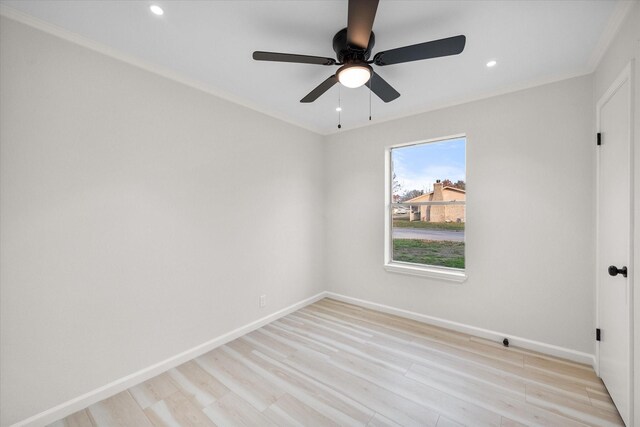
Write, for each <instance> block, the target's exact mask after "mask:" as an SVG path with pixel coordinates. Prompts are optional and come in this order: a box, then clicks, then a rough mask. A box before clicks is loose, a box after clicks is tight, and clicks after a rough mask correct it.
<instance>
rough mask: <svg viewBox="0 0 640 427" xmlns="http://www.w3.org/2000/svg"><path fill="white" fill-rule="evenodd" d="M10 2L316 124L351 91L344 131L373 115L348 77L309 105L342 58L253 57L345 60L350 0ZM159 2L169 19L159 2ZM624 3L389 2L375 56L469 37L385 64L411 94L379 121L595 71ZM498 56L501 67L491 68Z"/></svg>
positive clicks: (5, 0)
mask: <svg viewBox="0 0 640 427" xmlns="http://www.w3.org/2000/svg"><path fill="white" fill-rule="evenodd" d="M1 3H2V5H4V6H8V7H10V8H12V9H17V10H18V11H20V12H23V13H25V14H27V15H30V16H32V17H35V18H37V19H39V20H42V21H45V22H46V23H49V24H53V25H55V26H58V27H61V28H63V29H65V30H68V31H70V32H73V33H76V34H78V35H81V36H83V37H84V38H86V39H89V40H92V41H94V42H97V43H99V44H101V45H105V46H107V47H109V48H111V49H115V51H117V52H120V53H122V54H124V55H126V56H129V57H134V58H136V59H137V60H141V61H143V62H144V63H146V64H148V65H149V66H151V67H152V68H158V69H159V70H166V71H169V72H170V73H171V74H174V75H177V76H180V77H181V78H182V79H183V80H186V81H190V82H194V84H196V85H198V86H200V87H204V88H206V89H208V90H210V91H211V92H214V93H217V94H220V95H222V96H224V97H227V98H229V99H233V100H236V101H239V102H240V103H242V104H245V105H249V106H252V107H253V108H256V109H258V110H260V111H263V112H266V113H268V114H271V115H274V116H276V117H280V118H283V119H285V120H288V121H290V122H293V123H296V124H299V125H301V126H304V127H306V128H308V129H311V130H314V131H316V132H320V133H331V132H334V131H337V128H336V127H337V119H338V117H337V113H336V111H335V107H336V106H337V103H338V91H339V90H340V93H341V97H342V107H343V111H342V128H343V129H349V128H353V127H357V126H362V125H366V124H367V123H368V115H369V96H368V89H367V88H366V87H361V88H358V89H347V88H344V87H341V88H340V89H339V87H340V85H336V86H334V87H333V88H332V89H331V90H329V91H328V92H327V93H326V94H324V95H323V96H322V97H321V98H320V99H318V100H317V101H316V102H315V103H313V104H301V103H300V102H299V100H300V99H301V98H302V97H303V96H304V95H306V94H307V93H308V92H309V91H310V90H311V89H313V88H314V87H315V86H316V85H318V84H319V83H320V82H322V81H323V80H324V79H326V78H327V77H328V76H329V75H331V74H332V73H334V72H335V70H336V69H337V67H327V66H320V65H306V64H287V63H268V62H256V61H253V60H252V59H251V53H252V52H253V51H254V50H267V51H278V52H289V53H301V54H309V55H319V56H330V57H335V55H334V52H333V49H332V46H331V41H332V38H333V35H334V34H335V33H336V32H337V31H338V30H340V29H341V28H343V27H345V26H346V19H347V1H346V0H341V1H311V0H304V1H302V0H300V1H238V0H235V1H168V0H158V1H77V0H71V1H58V0H48V1H33V0H22V1H16V0H2V1H1ZM152 3H155V4H158V5H160V6H161V7H163V9H164V11H165V14H164V15H163V16H162V17H157V16H155V15H153V14H152V13H151V12H150V11H149V8H148V6H149V5H150V4H152ZM619 9H620V6H619V5H617V2H616V1H603V0H596V1H593V0H568V1H562V0H551V1H542V0H532V1H515V0H511V1H450V0H448V1H397V0H381V1H380V5H379V7H378V13H377V16H376V21H375V23H374V27H373V29H374V32H375V35H376V46H375V48H374V54H375V53H376V52H379V51H381V50H387V49H391V48H395V47H400V46H405V45H410V44H415V43H420V42H424V41H429V40H433V39H439V38H443V37H449V36H454V35H458V34H464V35H466V36H467V45H466V48H465V50H464V52H463V53H462V54H460V55H457V56H452V57H447V58H438V59H431V60H426V61H420V62H413V63H406V64H398V65H391V66H386V67H377V68H376V72H378V74H380V75H381V76H382V77H383V78H385V79H386V80H387V81H388V82H389V83H390V84H392V85H393V86H394V87H395V88H396V89H397V90H398V91H399V92H400V93H401V97H400V98H399V99H397V100H396V101H393V102H391V103H388V104H385V103H383V102H382V101H380V100H379V99H377V98H376V97H375V95H374V96H373V97H372V101H373V104H372V109H373V121H374V122H378V121H382V120H388V119H390V118H395V117H401V116H406V115H410V114H415V113H417V112H420V111H426V110H429V109H433V108H438V107H441V106H445V105H450V104H454V103H458V102H463V101H466V100H470V99H477V98H480V97H483V96H488V95H491V94H495V93H499V92H503V91H508V90H511V89H516V88H521V87H527V86H531V85H534V84H540V83H543V82H547V81H552V80H557V79H561V78H565V77H570V76H575V75H579V74H584V73H587V72H590V71H591V70H592V68H593V65H594V64H593V61H594V55H597V51H598V48H599V46H600V47H601V44H602V41H601V39H602V38H603V37H605V35H606V34H607V32H609V33H610V32H611V29H610V27H611V25H612V22H613V21H614V20H615V15H616V13H614V12H616V10H619ZM5 11H7V9H5ZM594 52H596V53H594ZM490 59H496V60H497V61H498V65H497V66H496V67H494V68H491V69H488V68H487V67H486V66H485V64H486V62H487V61H488V60H490Z"/></svg>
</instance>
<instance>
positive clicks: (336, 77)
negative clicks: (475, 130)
mask: <svg viewBox="0 0 640 427" xmlns="http://www.w3.org/2000/svg"><path fill="white" fill-rule="evenodd" d="M378 2H379V0H349V16H348V19H347V28H344V29H342V30H340V31H338V32H337V33H336V35H335V36H334V37H333V50H334V51H335V52H336V58H337V61H336V60H335V59H333V58H323V57H320V56H309V55H296V54H292V53H277V52H262V51H255V52H253V59H255V60H256V61H275V62H294V63H299V64H316V65H339V66H341V67H340V68H338V71H337V72H336V73H335V74H333V75H331V76H329V77H328V78H327V79H326V80H325V81H323V82H322V83H320V84H319V85H318V86H317V87H316V88H315V89H313V90H312V91H311V92H309V93H308V94H307V95H306V96H305V97H304V98H302V99H301V100H300V102H303V103H309V102H313V101H315V100H316V99H318V98H319V97H320V96H321V95H322V94H323V93H325V92H326V91H328V90H329V89H331V88H332V87H333V85H335V84H336V83H338V82H340V83H341V84H342V85H343V86H346V87H349V88H356V87H360V86H362V85H365V84H366V85H367V87H368V88H369V89H370V90H371V91H372V92H373V93H375V94H376V95H377V96H378V97H379V98H380V99H382V100H383V101H384V102H390V101H393V100H394V99H397V98H398V97H399V96H400V94H399V93H398V91H396V90H395V89H394V88H393V87H392V86H391V85H390V84H389V83H387V82H386V80H384V79H383V78H382V77H380V75H379V74H377V73H376V72H375V71H373V68H372V67H371V65H370V64H374V65H377V66H380V67H382V66H385V65H393V64H401V63H403V62H411V61H420V60H422V59H430V58H438V57H441V56H449V55H457V54H459V53H461V52H462V51H463V50H464V45H465V42H466V37H465V36H463V35H460V36H455V37H449V38H446V39H440V40H433V41H430V42H425V43H419V44H414V45H411V46H404V47H399V48H396V49H391V50H387V51H384V52H378V53H376V54H375V56H374V57H373V59H372V60H369V57H370V56H371V50H372V49H373V46H374V45H375V35H374V34H373V32H372V31H371V29H372V27H373V20H374V19H375V16H376V10H377V9H378Z"/></svg>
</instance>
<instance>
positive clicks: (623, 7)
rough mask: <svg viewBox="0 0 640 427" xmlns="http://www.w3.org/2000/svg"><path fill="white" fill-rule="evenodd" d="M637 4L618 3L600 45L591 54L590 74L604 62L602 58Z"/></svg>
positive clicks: (633, 0) (626, 0) (630, 0)
mask: <svg viewBox="0 0 640 427" xmlns="http://www.w3.org/2000/svg"><path fill="white" fill-rule="evenodd" d="M637 3H638V0H619V1H618V3H617V4H616V7H615V9H614V10H613V13H611V16H610V17H609V21H608V22H607V25H606V26H605V28H604V30H603V31H602V34H601V35H600V39H599V40H598V43H597V44H596V46H595V47H594V48H593V51H592V52H591V56H590V57H589V62H587V67H588V69H589V70H590V72H593V71H595V69H596V67H597V66H598V64H600V61H601V60H602V57H603V56H604V54H605V52H606V51H607V49H609V46H610V45H611V43H612V42H613V39H614V38H615V37H616V35H617V34H618V31H620V27H621V26H622V23H623V22H624V21H625V19H626V18H627V15H629V12H630V11H631V9H632V8H633V5H634V4H637Z"/></svg>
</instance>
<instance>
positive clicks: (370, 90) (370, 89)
mask: <svg viewBox="0 0 640 427" xmlns="http://www.w3.org/2000/svg"><path fill="white" fill-rule="evenodd" d="M371 92H373V79H372V80H369V121H371Z"/></svg>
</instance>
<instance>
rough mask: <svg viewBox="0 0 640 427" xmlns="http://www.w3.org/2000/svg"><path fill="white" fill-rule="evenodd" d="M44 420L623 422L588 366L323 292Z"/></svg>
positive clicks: (69, 423)
mask: <svg viewBox="0 0 640 427" xmlns="http://www.w3.org/2000/svg"><path fill="white" fill-rule="evenodd" d="M54 425H55V426H136V427H138V426H139V427H144V426H153V425H156V426H214V425H218V426H235V425H242V426H274V425H275V426H289V425H302V426H331V425H360V426H365V425H366V426H397V425H407V426H408V425H412V426H413V425H415V426H438V427H445V426H458V425H468V426H520V425H544V426H578V425H580V426H582V425H597V426H610V425H623V423H622V420H621V419H620V417H619V416H618V413H617V412H616V409H615V408H614V406H613V404H612V402H611V400H610V398H609V395H608V394H607V391H606V389H605V388H604V386H603V385H602V383H601V381H600V380H599V379H598V378H597V377H596V375H595V373H594V372H593V370H592V369H591V367H589V366H585V365H580V364H576V363H573V362H569V361H565V360H561V359H556V358H553V357H549V356H544V355H540V354H537V353H533V352H530V351H525V350H521V349H518V348H513V347H512V348H504V347H502V345H499V344H496V343H493V342H489V341H485V340H482V339H479V338H474V337H471V336H469V335H464V334H460V333H456V332H452V331H448V330H446V329H440V328H436V327H433V326H428V325H425V324H422V323H418V322H414V321H411V320H407V319H403V318H399V317H395V316H391V315H387V314H383V313H379V312H375V311H371V310H366V309H362V308H359V307H356V306H353V305H349V304H345V303H342V302H338V301H335V300H331V299H324V300H322V301H319V302H317V303H315V304H313V305H310V306H308V307H306V308H304V309H302V310H299V311H297V312H295V313H293V314H290V315H288V316H286V317H284V318H282V319H280V320H278V321H275V322H273V323H271V324H269V325H267V326H264V327H263V328H261V329H258V330H256V331H254V332H252V333H250V334H248V335H245V336H243V337H242V338H239V339H237V340H235V341H233V342H230V343H229V344H227V345H224V346H222V347H219V348H217V349H215V350H213V351H211V352H209V353H207V354H205V355H203V356H201V357H198V358H197V359H194V360H192V361H190V362H187V363H185V364H184V365H182V366H179V367H177V368H175V369H171V370H170V371H168V372H166V373H164V374H161V375H159V376H157V377H155V378H153V379H151V380H149V381H147V382H145V383H143V384H140V385H138V386H136V387H133V388H130V389H129V390H127V391H124V392H122V393H120V394H117V395H116V396H113V397H111V398H109V399H106V400H103V401H101V402H99V403H96V404H95V405H91V406H90V407H88V408H86V409H84V410H82V411H80V412H77V413H75V414H73V415H71V416H69V417H67V418H65V419H64V420H60V421H58V422H57V423H55V424H54Z"/></svg>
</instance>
